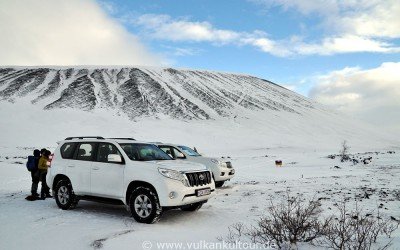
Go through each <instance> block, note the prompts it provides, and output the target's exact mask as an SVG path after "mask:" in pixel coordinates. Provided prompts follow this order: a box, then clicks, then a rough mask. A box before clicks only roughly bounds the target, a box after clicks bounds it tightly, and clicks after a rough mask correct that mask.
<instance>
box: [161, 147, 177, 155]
mask: <svg viewBox="0 0 400 250" xmlns="http://www.w3.org/2000/svg"><path fill="white" fill-rule="evenodd" d="M160 149H161V150H162V151H164V152H165V153H166V154H167V155H169V156H171V157H172V158H175V156H174V155H173V154H172V151H173V150H172V148H171V147H169V146H160Z"/></svg>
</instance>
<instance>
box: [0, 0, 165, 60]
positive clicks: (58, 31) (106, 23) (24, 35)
mask: <svg viewBox="0 0 400 250" xmlns="http://www.w3.org/2000/svg"><path fill="white" fill-rule="evenodd" d="M0 34H1V39H0V55H1V56H0V65H157V64H160V60H159V58H158V57H157V56H154V55H152V54H151V53H149V51H148V50H147V49H146V48H145V47H144V46H143V45H142V44H141V43H140V41H139V40H138V38H137V37H136V36H134V35H132V34H130V33H129V32H127V31H126V30H125V29H124V28H123V26H122V25H120V24H119V23H117V22H115V21H114V20H113V19H112V18H110V17H109V16H107V14H106V13H105V12H104V11H103V9H102V8H101V7H100V6H99V4H97V3H96V2H95V1H93V0H68V1H53V0H25V1H21V0H13V1H0Z"/></svg>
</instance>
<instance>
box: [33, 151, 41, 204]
mask: <svg viewBox="0 0 400 250" xmlns="http://www.w3.org/2000/svg"><path fill="white" fill-rule="evenodd" d="M33 156H34V157H35V169H33V170H32V171H31V177H32V187H31V193H32V196H33V197H39V194H38V192H37V190H38V185H39V168H38V166H39V159H40V151H39V149H35V150H34V151H33Z"/></svg>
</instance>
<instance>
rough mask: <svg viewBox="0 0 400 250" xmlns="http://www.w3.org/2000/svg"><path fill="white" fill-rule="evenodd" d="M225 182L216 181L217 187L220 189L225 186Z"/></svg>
mask: <svg viewBox="0 0 400 250" xmlns="http://www.w3.org/2000/svg"><path fill="white" fill-rule="evenodd" d="M224 183H225V181H216V182H215V187H217V188H220V187H222V186H223V185H224Z"/></svg>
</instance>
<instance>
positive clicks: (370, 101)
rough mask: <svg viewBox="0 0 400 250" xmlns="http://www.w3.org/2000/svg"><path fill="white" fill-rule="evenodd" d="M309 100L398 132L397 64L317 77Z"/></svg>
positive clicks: (399, 93)
mask: <svg viewBox="0 0 400 250" xmlns="http://www.w3.org/2000/svg"><path fill="white" fill-rule="evenodd" d="M317 80H318V81H319V84H318V85H317V86H316V87H314V88H313V89H312V90H311V91H310V97H311V98H313V99H315V100H317V101H319V102H320V103H323V104H326V105H328V106H331V107H333V108H336V109H338V110H341V111H343V112H345V113H347V114H350V115H354V116H356V117H359V118H361V119H364V120H366V121H369V122H371V123H375V124H377V125H381V126H382V127H391V128H397V129H400V125H399V124H400V62H390V63H389V62H388V63H383V64H382V65H380V66H379V67H377V68H373V69H367V70H363V69H361V68H345V69H342V70H339V71H334V72H331V73H329V74H327V75H324V76H320V77H318V79H317Z"/></svg>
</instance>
